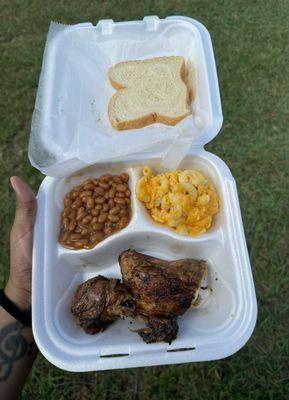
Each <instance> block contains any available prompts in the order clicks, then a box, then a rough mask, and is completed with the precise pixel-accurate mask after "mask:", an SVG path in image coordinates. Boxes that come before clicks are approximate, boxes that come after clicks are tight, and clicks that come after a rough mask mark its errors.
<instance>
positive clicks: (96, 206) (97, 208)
mask: <svg viewBox="0 0 289 400" xmlns="http://www.w3.org/2000/svg"><path fill="white" fill-rule="evenodd" d="M94 208H95V209H96V210H101V209H102V205H101V204H96V205H95V207H94Z"/></svg>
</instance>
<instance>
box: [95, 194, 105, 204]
mask: <svg viewBox="0 0 289 400" xmlns="http://www.w3.org/2000/svg"><path fill="white" fill-rule="evenodd" d="M94 201H95V203H96V204H102V203H105V198H104V197H101V196H99V197H96V198H95V199H94Z"/></svg>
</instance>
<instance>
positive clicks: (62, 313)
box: [33, 151, 256, 371]
mask: <svg viewBox="0 0 289 400" xmlns="http://www.w3.org/2000/svg"><path fill="white" fill-rule="evenodd" d="M143 165H144V164H143V163H136V162H131V163H129V162H128V163H121V164H119V163H118V164H103V165H95V166H90V167H88V168H86V169H84V170H81V171H80V172H79V173H77V174H75V175H73V176H70V177H69V178H62V179H55V178H46V179H45V180H44V181H43V184H42V186H41V189H40V191H39V195H38V203H39V207H38V215H37V222H36V228H35V235H36V237H37V238H38V240H37V242H36V244H35V246H34V260H36V264H34V267H33V329H34V334H35V339H36V341H37V344H38V346H39V348H40V350H41V351H42V352H43V354H44V355H45V356H46V357H47V358H48V360H50V361H51V362H52V363H54V364H55V365H57V366H58V367H60V368H64V369H67V370H71V371H88V370H100V369H113V368H125V367H135V366H146V365H157V364H170V363H179V362H188V361H200V360H211V359H216V358H221V357H225V356H228V355H230V354H232V353H234V352H235V351H237V350H238V349H239V348H240V347H242V346H243V345H244V343H245V342H246V341H247V339H248V338H249V336H250V334H251V332H252V330H253V327H254V324H255V319H256V301H255V294H254V287H253V283H252V276H251V270H250V264H249V260H248V255H247V251H246V244H245V239H244V234H243V230H242V221H241V217H240V210H239V206H238V199H237V195H236V188H235V184H234V180H233V178H232V176H231V174H230V172H229V170H228V168H227V167H226V166H225V164H224V163H223V162H222V161H221V160H220V159H218V158H217V157H215V156H213V155H212V154H210V153H207V152H205V151H199V152H197V153H195V154H194V155H192V156H189V157H187V158H186V159H184V161H183V162H182V164H181V165H180V166H179V168H180V169H188V168H189V169H198V170H200V171H202V172H204V173H205V174H206V175H208V176H209V178H210V179H211V180H212V182H213V183H214V185H215V187H216V189H217V191H218V193H219V196H220V204H221V206H220V211H219V213H218V214H217V215H215V216H214V223H213V225H212V227H211V229H209V230H208V231H207V232H206V233H204V234H201V235H198V236H193V237H188V236H182V235H179V234H177V233H175V232H174V231H173V230H172V229H171V228H168V227H165V226H163V225H160V224H156V223H155V222H153V220H152V219H151V217H150V216H149V214H148V212H147V210H146V209H145V208H144V207H143V205H142V204H141V202H139V201H138V200H137V199H136V196H135V184H136V182H137V180H138V179H139V178H140V176H141V171H142V166H143ZM145 165H148V166H149V167H151V169H152V170H153V172H154V173H159V172H162V170H161V168H160V166H159V162H158V160H154V159H150V160H147V161H146V163H145ZM120 172H127V173H128V174H129V176H130V180H129V184H130V188H131V193H132V194H131V200H132V217H131V220H130V223H129V225H128V226H127V227H126V228H124V229H123V230H122V231H119V232H117V233H115V234H113V235H111V236H110V237H108V238H106V239H105V240H103V241H102V242H100V243H99V244H98V245H96V246H95V247H94V248H93V249H89V250H85V249H84V250H69V249H65V248H63V247H61V246H60V245H59V244H58V234H59V223H60V213H61V209H62V204H63V198H64V196H65V194H66V193H67V192H68V191H69V190H70V189H71V188H72V187H73V186H75V185H76V184H78V183H79V182H82V181H84V180H85V179H86V178H88V177H98V176H99V175H101V174H103V173H117V174H118V173H120ZM41 221H45V226H44V229H43V225H42V222H41ZM128 248H132V249H135V250H136V251H139V252H142V253H144V254H148V255H152V256H155V257H159V258H163V259H167V260H172V259H179V258H185V257H189V258H195V259H205V260H206V261H207V262H208V269H209V272H208V277H207V280H206V281H205V282H204V285H208V286H210V287H211V289H212V291H211V292H208V291H203V292H202V294H203V295H204V298H205V299H206V301H205V302H204V304H203V305H201V307H200V308H199V309H194V308H191V309H190V310H188V311H187V312H186V313H185V314H184V315H183V316H181V317H179V318H178V322H179V333H178V337H177V339H176V340H175V341H173V342H172V344H171V345H169V344H167V343H155V344H146V343H144V342H143V341H142V339H141V338H140V337H139V336H138V335H137V334H136V333H133V332H131V331H130V330H129V328H133V329H134V328H136V327H138V326H140V325H139V323H136V322H134V321H130V320H129V319H126V320H119V321H116V322H114V323H113V324H112V325H111V326H110V327H108V328H107V329H106V330H105V331H104V332H102V333H99V334H97V335H93V336H90V335H87V334H85V333H84V332H83V331H82V329H81V328H80V327H78V326H77V325H76V323H75V320H74V317H73V315H72V314H71V312H70V303H71V298H72V296H73V293H74V291H75V289H76V287H77V285H79V284H80V283H82V282H84V281H85V280H87V279H89V278H91V277H94V276H96V275H99V274H101V275H104V276H107V277H116V278H121V273H120V268H119V266H118V256H119V254H120V253H121V252H122V251H124V250H127V249H128ZM208 293H210V294H209V295H208ZM224 343H226V345H225V346H224Z"/></svg>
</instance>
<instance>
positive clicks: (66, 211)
mask: <svg viewBox="0 0 289 400" xmlns="http://www.w3.org/2000/svg"><path fill="white" fill-rule="evenodd" d="M69 214H70V208H65V209H64V211H63V212H62V217H63V218H64V217H68V215H69Z"/></svg>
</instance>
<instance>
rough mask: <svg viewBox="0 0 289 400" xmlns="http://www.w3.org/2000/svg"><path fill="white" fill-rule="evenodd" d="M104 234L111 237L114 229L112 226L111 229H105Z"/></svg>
mask: <svg viewBox="0 0 289 400" xmlns="http://www.w3.org/2000/svg"><path fill="white" fill-rule="evenodd" d="M103 232H104V233H105V235H107V236H108V235H111V234H112V233H113V229H112V227H111V226H110V227H104V230H103Z"/></svg>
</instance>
